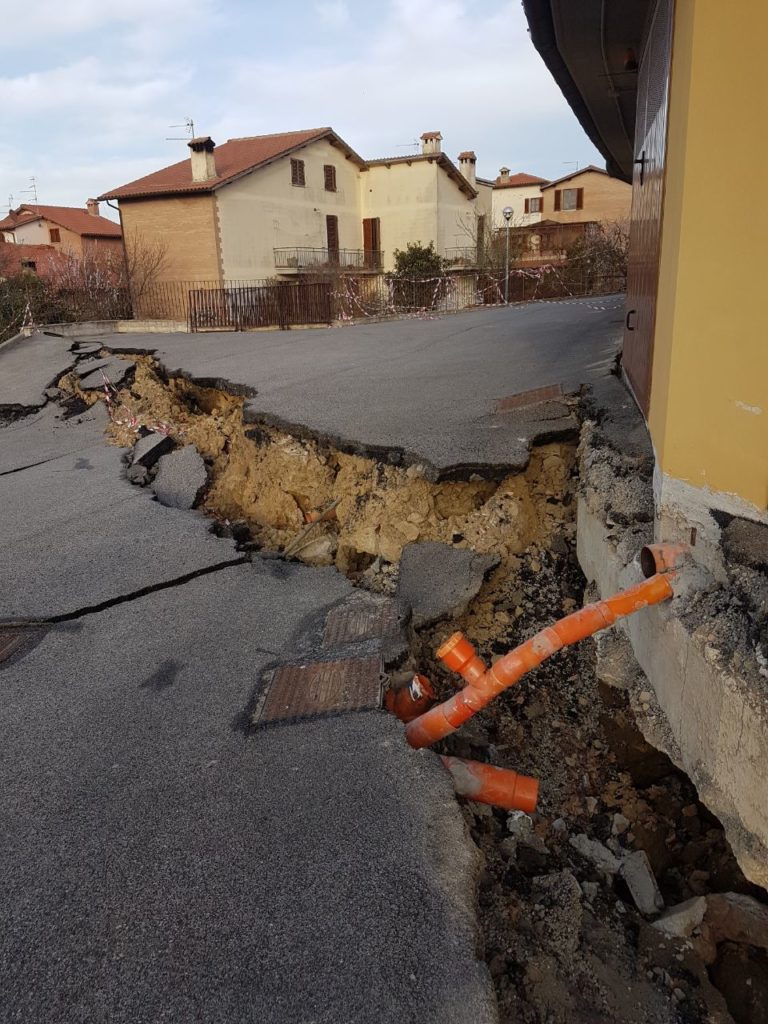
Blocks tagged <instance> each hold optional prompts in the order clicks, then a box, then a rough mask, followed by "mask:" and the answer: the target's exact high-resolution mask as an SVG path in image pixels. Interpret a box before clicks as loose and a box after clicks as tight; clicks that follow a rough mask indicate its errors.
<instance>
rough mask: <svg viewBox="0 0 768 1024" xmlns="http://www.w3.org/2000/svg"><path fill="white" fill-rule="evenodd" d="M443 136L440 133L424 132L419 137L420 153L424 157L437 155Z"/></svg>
mask: <svg viewBox="0 0 768 1024" xmlns="http://www.w3.org/2000/svg"><path fill="white" fill-rule="evenodd" d="M442 139H443V136H442V135H441V134H440V132H424V134H423V135H422V136H421V152H422V154H423V155H424V156H426V155H427V154H429V153H439V152H440V143H441V142H442Z"/></svg>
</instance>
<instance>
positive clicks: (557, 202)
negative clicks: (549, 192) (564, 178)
mask: <svg viewBox="0 0 768 1024" xmlns="http://www.w3.org/2000/svg"><path fill="white" fill-rule="evenodd" d="M561 198H562V192H561V191H560V189H559V188H556V189H555V209H556V210H559V209H560V200H561Z"/></svg>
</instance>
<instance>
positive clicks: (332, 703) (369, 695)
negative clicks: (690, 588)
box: [252, 657, 381, 725]
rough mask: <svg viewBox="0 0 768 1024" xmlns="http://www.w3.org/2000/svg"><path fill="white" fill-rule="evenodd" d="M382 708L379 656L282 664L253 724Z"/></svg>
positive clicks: (257, 709) (273, 677)
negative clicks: (301, 663) (302, 663)
mask: <svg viewBox="0 0 768 1024" xmlns="http://www.w3.org/2000/svg"><path fill="white" fill-rule="evenodd" d="M378 707H381V661H380V659H379V658H378V657H372V658H347V659H345V660H343V661H322V662H317V661H315V662H307V663H306V664H304V665H282V666H281V667H280V668H278V669H277V670H276V671H275V673H274V675H273V676H272V680H271V682H270V683H269V684H268V686H267V690H266V693H265V694H264V697H263V698H262V700H261V703H260V704H259V706H258V707H257V708H256V710H255V711H254V713H253V718H252V721H253V724H254V725H267V724H269V723H270V722H290V721H296V720H299V719H303V718H315V717H319V716H322V715H338V714H341V713H343V712H347V711H366V710H369V709H372V708H378Z"/></svg>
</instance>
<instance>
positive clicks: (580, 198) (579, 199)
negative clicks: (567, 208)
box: [576, 188, 584, 210]
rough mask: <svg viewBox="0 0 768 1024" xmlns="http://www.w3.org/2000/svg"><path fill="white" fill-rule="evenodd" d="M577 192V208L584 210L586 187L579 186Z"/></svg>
mask: <svg viewBox="0 0 768 1024" xmlns="http://www.w3.org/2000/svg"><path fill="white" fill-rule="evenodd" d="M576 193H577V195H576V209H577V210H583V209H584V189H583V188H577V189H576Z"/></svg>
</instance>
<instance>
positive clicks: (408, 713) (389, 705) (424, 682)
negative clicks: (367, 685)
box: [384, 675, 437, 722]
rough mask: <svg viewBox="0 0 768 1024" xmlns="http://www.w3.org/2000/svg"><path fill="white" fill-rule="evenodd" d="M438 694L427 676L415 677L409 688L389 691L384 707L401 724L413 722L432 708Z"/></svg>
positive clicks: (385, 696)
mask: <svg viewBox="0 0 768 1024" xmlns="http://www.w3.org/2000/svg"><path fill="white" fill-rule="evenodd" d="M436 699H437V694H436V693H435V691H434V689H433V688H432V683H430V681H429V680H428V679H427V677H426V676H421V675H415V676H414V677H413V680H412V681H411V683H410V684H409V685H408V686H403V687H401V688H400V689H399V690H387V692H386V694H385V695H384V706H385V707H386V709H387V711H389V712H390V713H391V714H393V715H396V716H397V717H398V718H399V719H400V721H401V722H412V721H413V719H414V718H418V717H419V715H423V714H424V712H425V711H428V710H429V708H431V707H432V705H433V704H434V702H435V700H436Z"/></svg>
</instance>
